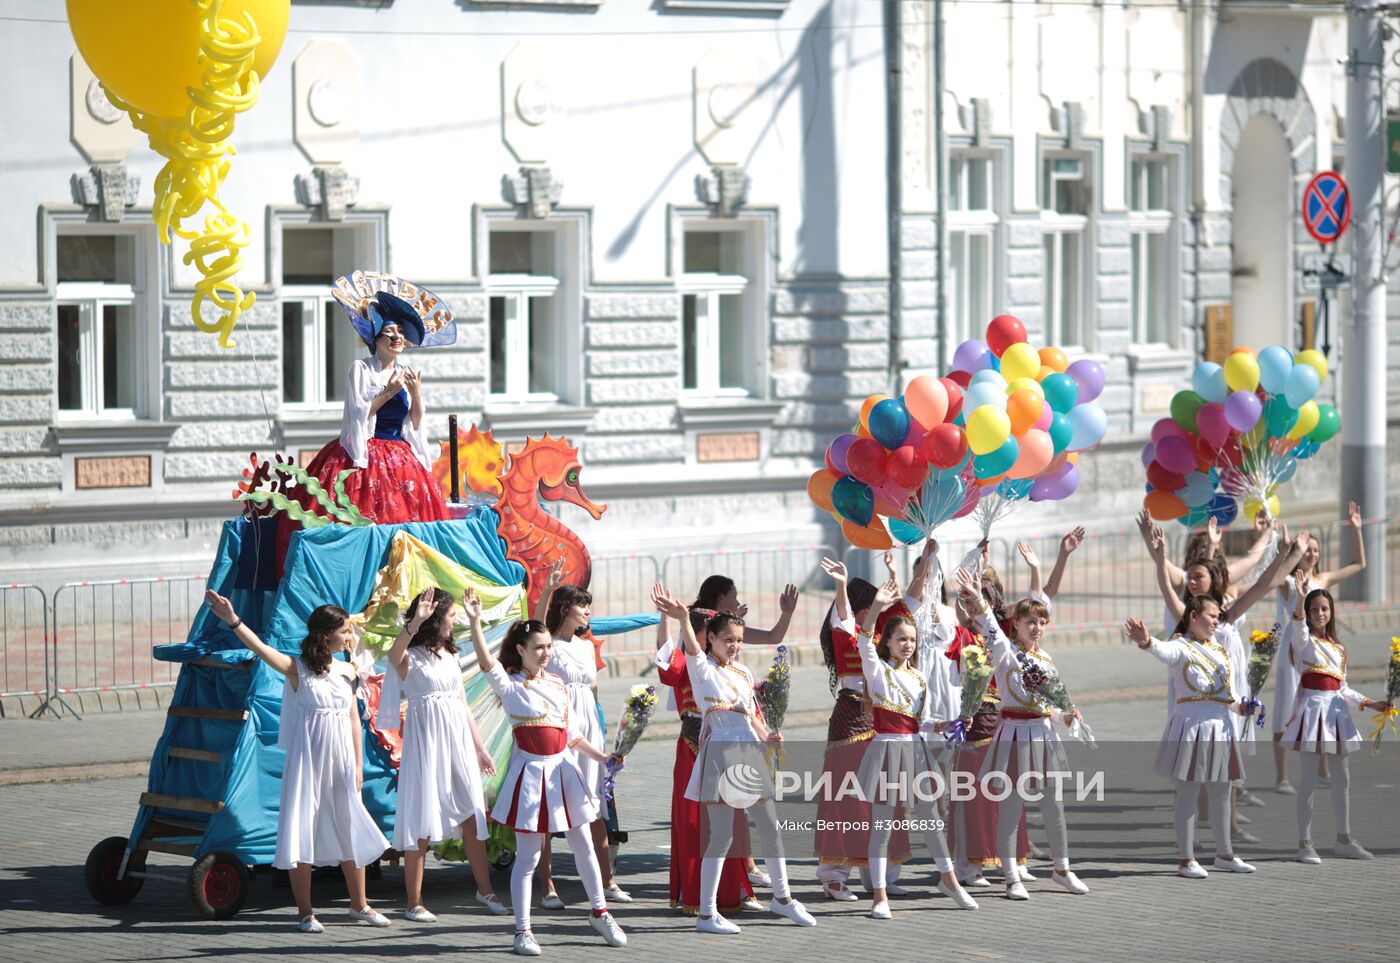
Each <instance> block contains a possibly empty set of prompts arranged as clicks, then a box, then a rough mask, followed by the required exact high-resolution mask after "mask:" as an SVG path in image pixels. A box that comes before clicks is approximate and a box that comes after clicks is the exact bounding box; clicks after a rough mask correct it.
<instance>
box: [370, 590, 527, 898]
mask: <svg viewBox="0 0 1400 963" xmlns="http://www.w3.org/2000/svg"><path fill="white" fill-rule="evenodd" d="M456 609H457V607H456V606H455V605H453V604H452V596H451V594H449V593H448V592H446V591H445V590H443V589H436V588H430V589H428V590H427V591H426V592H423V593H421V594H419V596H418V597H417V598H416V599H414V600H413V602H412V603H411V604H410V606H409V609H408V610H409V612H410V613H412V614H411V615H410V616H409V619H408V622H407V624H406V625H405V626H404V627H403V629H402V630H401V631H400V632H399V634H398V638H396V639H395V640H394V645H393V648H391V649H390V650H389V657H388V662H389V668H388V671H387V672H386V673H385V677H384V696H383V698H382V699H381V700H380V703H379V715H378V718H377V720H376V727H377V728H379V729H381V730H392V729H397V728H399V691H400V690H402V691H403V692H404V694H405V695H407V697H408V709H407V711H406V712H405V713H404V715H403V758H402V761H401V762H400V763H399V789H398V799H397V810H396V813H397V814H396V816H395V819H394V848H395V849H397V850H399V851H400V852H402V853H403V854H404V873H403V878H404V886H405V888H406V889H407V891H408V911H407V912H406V913H405V914H404V915H405V917H406V918H407V919H408V920H409V921H411V922H414V923H431V922H433V921H434V920H436V919H437V917H436V916H434V915H433V914H432V913H431V912H429V910H428V908H427V907H426V906H424V905H423V860H424V858H425V857H426V856H427V854H428V846H430V845H433V844H436V843H440V842H442V841H443V840H446V839H461V840H462V841H463V844H464V846H465V848H466V851H467V859H468V861H469V862H470V863H471V868H472V876H473V878H474V879H475V881H476V901H477V902H478V903H480V904H482V905H483V906H486V907H487V908H488V909H490V910H491V912H493V913H497V914H501V915H504V914H505V913H509V912H510V910H508V909H507V908H506V907H505V906H504V905H502V903H501V901H500V900H498V899H496V894H495V891H494V890H493V888H492V886H491V867H490V863H489V862H488V860H487V858H486V844H485V840H486V835H487V827H486V799H485V797H484V796H483V795H482V780H481V774H482V773H483V772H485V773H486V774H487V775H490V774H492V773H494V772H495V771H496V764H495V763H494V762H493V761H492V759H491V755H490V753H488V752H487V751H486V748H485V745H484V744H483V743H482V741H481V736H480V734H478V732H477V730H476V717H475V716H473V715H472V710H471V707H470V706H468V705H467V700H466V694H465V692H464V690H463V689H462V669H461V665H460V663H459V662H458V661H457V645H456V643H454V642H453V641H452V625H453V622H454V621H455V616H456Z"/></svg>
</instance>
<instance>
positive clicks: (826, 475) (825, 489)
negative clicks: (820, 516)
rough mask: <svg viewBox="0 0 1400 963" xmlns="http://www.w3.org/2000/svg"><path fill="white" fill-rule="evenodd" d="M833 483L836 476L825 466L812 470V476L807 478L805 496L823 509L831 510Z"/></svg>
mask: <svg viewBox="0 0 1400 963" xmlns="http://www.w3.org/2000/svg"><path fill="white" fill-rule="evenodd" d="M835 484H836V476H835V475H833V474H832V473H831V472H829V471H827V470H826V469H825V468H823V469H822V470H821V471H815V472H812V477H811V478H809V479H807V497H808V498H810V499H811V500H812V504H813V505H816V506H817V507H818V508H820V509H822V510H823V511H828V512H829V511H832V510H833V506H832V504H831V489H832V487H833V486H835Z"/></svg>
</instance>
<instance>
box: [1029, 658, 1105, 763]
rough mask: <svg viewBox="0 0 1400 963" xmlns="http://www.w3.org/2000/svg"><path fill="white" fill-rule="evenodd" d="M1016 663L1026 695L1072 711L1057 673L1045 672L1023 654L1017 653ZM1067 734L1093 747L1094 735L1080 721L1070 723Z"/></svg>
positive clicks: (1072, 703)
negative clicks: (1018, 665)
mask: <svg viewBox="0 0 1400 963" xmlns="http://www.w3.org/2000/svg"><path fill="white" fill-rule="evenodd" d="M1016 661H1017V662H1018V663H1019V664H1020V666H1021V685H1023V686H1024V687H1025V689H1026V692H1027V693H1028V694H1030V695H1034V696H1035V697H1036V698H1038V699H1040V700H1041V701H1042V702H1045V703H1048V704H1050V705H1052V706H1054V707H1055V708H1056V709H1059V710H1060V711H1061V712H1064V713H1066V714H1068V713H1071V712H1073V711H1074V700H1072V699H1071V698H1070V697H1069V690H1068V689H1066V688H1065V683H1064V680H1063V679H1061V678H1060V676H1059V673H1055V672H1049V671H1047V670H1046V669H1045V667H1044V666H1042V665H1041V664H1040V663H1039V662H1037V661H1036V660H1035V659H1032V658H1031V657H1030V656H1029V655H1028V654H1027V653H1025V652H1017V653H1016ZM1069 734H1070V735H1072V736H1074V737H1075V738H1076V739H1078V740H1080V741H1081V742H1087V743H1089V744H1090V745H1091V746H1092V745H1094V733H1093V732H1092V731H1091V730H1090V729H1089V727H1088V726H1087V725H1086V724H1085V723H1084V721H1083V720H1082V719H1075V720H1073V721H1071V722H1070V724H1069Z"/></svg>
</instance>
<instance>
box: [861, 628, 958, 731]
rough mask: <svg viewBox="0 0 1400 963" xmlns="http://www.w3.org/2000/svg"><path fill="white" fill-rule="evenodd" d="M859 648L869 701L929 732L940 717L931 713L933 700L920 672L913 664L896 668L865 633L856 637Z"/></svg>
mask: <svg viewBox="0 0 1400 963" xmlns="http://www.w3.org/2000/svg"><path fill="white" fill-rule="evenodd" d="M856 645H857V646H858V647H859V649H860V666H861V669H863V670H864V673H865V686H866V688H865V691H866V695H867V696H868V697H869V699H870V704H871V705H872V706H874V707H875V708H877V709H884V710H886V711H888V712H896V713H898V714H899V715H902V716H908V717H910V718H912V719H917V720H918V723H919V730H920V731H921V732H923V733H924V734H925V735H932V734H933V730H934V726H935V725H936V724H937V723H938V722H939V721H941V720H939V719H937V718H936V717H935V716H934V715H933V711H932V709H933V700H932V699H930V698H929V694H928V684H927V683H926V682H925V681H924V676H923V673H921V672H920V671H919V670H918V669H915V668H902V669H900V668H895V667H894V666H893V665H890V663H888V662H886V661H885V660H883V659H881V658H880V656H879V654H878V653H877V652H876V650H875V642H874V641H873V640H872V639H871V638H870V637H869V636H868V635H864V634H862V635H860V636H859V637H858V638H857V639H856Z"/></svg>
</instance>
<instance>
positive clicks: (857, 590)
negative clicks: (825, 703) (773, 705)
mask: <svg viewBox="0 0 1400 963" xmlns="http://www.w3.org/2000/svg"><path fill="white" fill-rule="evenodd" d="M875 591H876V589H875V586H874V585H871V584H870V583H869V582H867V581H866V580H865V579H863V578H853V579H851V580H850V581H849V582H847V583H846V602H847V605H848V607H849V608H850V610H851V617H852V618H854V619H855V620H856V625H857V631H859V625H860V619H861V613H862V612H864V611H865V610H866V609H868V608H870V606H871V604H872V603H874V601H875ZM835 612H836V603H835V602H832V603H831V608H829V609H827V613H826V619H825V621H823V622H822V627H821V631H820V632H818V633H817V638H818V639H819V640H820V641H821V644H822V661H823V662H825V663H826V674H827V686H828V687H829V688H830V689H831V691H832V692H833V693H835V692H836V679H837V674H836V646H835V644H834V643H833V642H832V640H831V616H832V615H833V614H834V613H835Z"/></svg>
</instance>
